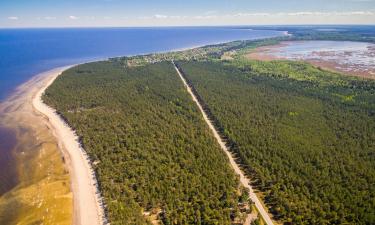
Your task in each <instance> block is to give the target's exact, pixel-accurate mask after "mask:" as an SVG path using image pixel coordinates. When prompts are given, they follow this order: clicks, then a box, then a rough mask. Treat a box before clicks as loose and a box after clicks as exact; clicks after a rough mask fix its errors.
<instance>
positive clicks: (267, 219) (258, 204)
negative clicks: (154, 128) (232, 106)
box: [173, 63, 273, 225]
mask: <svg viewBox="0 0 375 225" xmlns="http://www.w3.org/2000/svg"><path fill="white" fill-rule="evenodd" d="M173 66H174V68H175V69H176V71H177V73H178V75H179V77H180V78H181V80H182V82H183V83H184V85H185V87H186V89H187V91H188V92H189V94H190V95H191V97H192V98H193V101H194V102H195V103H196V104H197V106H198V108H199V110H200V112H201V113H202V115H203V118H204V121H206V123H207V125H208V126H209V128H210V130H211V131H212V133H213V135H214V137H215V138H216V140H217V142H218V143H219V145H220V147H221V148H222V150H223V151H224V152H225V153H226V155H227V156H228V158H229V163H230V165H231V166H232V168H233V169H234V171H235V173H236V174H238V175H239V176H240V182H241V184H242V185H243V186H244V187H246V188H247V189H248V190H249V195H250V199H251V200H252V201H253V202H254V204H255V207H256V208H257V210H258V212H259V214H260V215H261V216H262V218H263V220H264V221H265V222H266V224H267V225H273V222H272V220H271V218H270V216H269V215H268V213H267V211H266V210H265V209H264V207H263V205H262V203H261V202H260V200H259V198H258V197H257V195H256V194H255V193H254V190H253V188H252V187H251V185H250V180H249V179H248V178H247V177H246V176H245V175H244V173H243V171H242V170H241V169H240V167H239V166H238V164H237V163H236V161H235V160H234V158H233V155H232V154H231V153H230V151H229V149H228V148H227V147H226V145H225V142H224V141H223V140H222V139H221V137H220V135H219V133H218V131H217V130H216V129H215V127H214V126H213V124H212V122H211V121H210V119H209V117H208V115H207V114H206V112H205V111H204V110H203V107H202V105H201V104H200V103H199V101H198V98H197V96H195V95H194V93H193V91H192V90H191V88H190V87H189V85H188V83H187V81H186V79H185V78H184V76H183V75H182V74H181V72H180V71H179V69H178V68H177V67H176V65H175V64H174V63H173ZM249 216H251V215H249ZM250 222H251V220H250V219H249V218H248V219H247V220H246V224H250Z"/></svg>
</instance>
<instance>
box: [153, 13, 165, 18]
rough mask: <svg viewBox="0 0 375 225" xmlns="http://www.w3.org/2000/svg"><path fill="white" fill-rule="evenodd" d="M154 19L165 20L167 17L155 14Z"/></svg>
mask: <svg viewBox="0 0 375 225" xmlns="http://www.w3.org/2000/svg"><path fill="white" fill-rule="evenodd" d="M154 18H156V19H167V18H168V16H167V15H161V14H156V15H154Z"/></svg>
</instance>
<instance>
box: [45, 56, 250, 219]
mask: <svg viewBox="0 0 375 225" xmlns="http://www.w3.org/2000/svg"><path fill="white" fill-rule="evenodd" d="M43 100H44V101H45V102H46V103H47V104H48V105H50V106H52V107H54V108H56V109H57V111H58V112H59V113H60V114H61V115H62V116H63V118H64V119H65V120H66V121H67V122H68V123H69V125H70V126H71V127H72V128H74V129H75V130H76V132H77V134H78V135H79V137H80V140H81V143H82V145H83V147H84V149H85V150H86V151H87V152H88V154H89V156H90V159H91V162H92V164H93V166H94V169H95V171H96V175H97V178H98V181H99V183H100V189H101V192H102V195H103V197H104V201H105V203H106V206H107V216H108V219H109V221H110V223H111V224H150V223H151V222H155V221H159V222H162V223H163V224H234V223H235V222H241V219H242V217H243V216H244V211H243V207H242V208H241V205H242V206H243V204H247V203H248V202H247V198H248V195H246V194H245V193H244V191H242V189H241V187H240V186H239V180H238V178H237V177H236V175H235V174H234V171H233V170H232V168H231V167H230V165H229V163H228V159H227V158H226V155H225V154H224V152H222V150H221V149H220V147H219V145H218V144H217V143H216V140H215V139H214V137H213V136H212V134H211V133H210V131H209V129H208V127H207V126H206V124H205V122H204V120H203V118H202V117H201V115H200V113H199V111H198V108H197V107H196V105H195V104H194V103H193V101H192V100H191V98H190V96H189V95H188V93H187V91H186V90H185V88H184V86H183V84H182V83H181V81H180V80H179V78H178V76H177V75H176V71H175V70H174V68H173V66H172V64H171V63H169V62H164V63H157V64H149V65H145V66H142V67H124V66H123V64H120V63H118V62H116V61H103V62H96V63H89V64H84V65H80V66H76V67H74V68H72V69H69V70H67V71H65V72H64V73H63V74H62V75H61V76H59V77H58V79H57V80H56V81H55V82H54V83H53V84H52V85H51V86H50V87H49V88H48V89H47V91H46V93H45V95H44V96H43ZM246 196H247V197H246ZM245 214H246V213H245Z"/></svg>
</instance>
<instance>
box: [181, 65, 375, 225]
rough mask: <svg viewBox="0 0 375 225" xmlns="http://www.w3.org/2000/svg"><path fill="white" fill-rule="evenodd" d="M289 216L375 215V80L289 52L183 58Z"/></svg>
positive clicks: (288, 220)
mask: <svg viewBox="0 0 375 225" xmlns="http://www.w3.org/2000/svg"><path fill="white" fill-rule="evenodd" d="M178 65H179V67H180V68H181V69H182V70H183V71H184V74H185V76H186V77H187V78H188V80H189V82H190V83H191V84H192V85H193V86H194V88H195V90H196V91H197V93H198V94H199V96H200V98H201V99H202V101H204V102H205V105H206V107H207V108H208V109H209V110H210V112H211V113H212V114H213V116H214V117H215V118H216V119H215V126H217V128H218V129H219V130H220V131H221V135H222V136H224V137H226V138H227V140H228V143H229V145H230V146H231V150H232V152H233V153H234V154H236V155H237V157H238V161H239V163H240V164H241V165H242V168H243V169H244V170H245V171H246V172H247V174H248V175H249V176H250V177H251V178H252V183H253V185H254V187H256V189H258V190H260V191H261V192H262V196H263V199H264V201H265V203H266V204H267V206H268V207H269V208H270V211H271V212H272V213H273V214H274V216H275V218H277V219H278V220H279V221H281V222H283V223H285V224H373V223H374V221H375V185H374V184H375V167H374V163H375V152H374V150H375V82H374V81H372V80H364V79H359V78H354V77H349V76H343V75H341V74H336V73H332V72H327V71H323V70H321V69H319V68H315V67H313V66H311V65H309V64H306V63H302V62H290V61H273V62H260V61H249V60H240V59H238V60H232V61H224V62H218V61H212V60H207V61H204V62H197V61H180V62H178Z"/></svg>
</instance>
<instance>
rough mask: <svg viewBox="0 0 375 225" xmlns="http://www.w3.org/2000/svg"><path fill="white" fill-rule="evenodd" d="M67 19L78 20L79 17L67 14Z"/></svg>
mask: <svg viewBox="0 0 375 225" xmlns="http://www.w3.org/2000/svg"><path fill="white" fill-rule="evenodd" d="M69 19H71V20H78V19H79V17H77V16H69Z"/></svg>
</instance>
